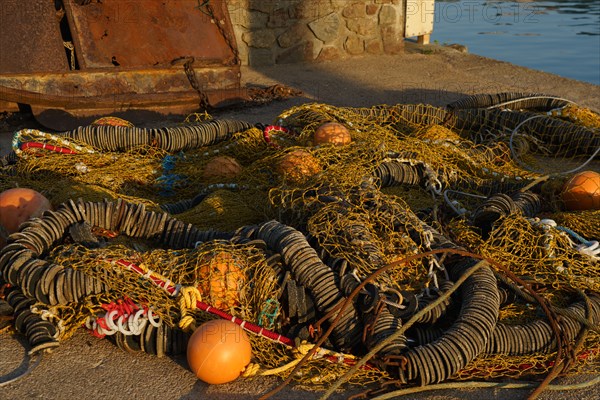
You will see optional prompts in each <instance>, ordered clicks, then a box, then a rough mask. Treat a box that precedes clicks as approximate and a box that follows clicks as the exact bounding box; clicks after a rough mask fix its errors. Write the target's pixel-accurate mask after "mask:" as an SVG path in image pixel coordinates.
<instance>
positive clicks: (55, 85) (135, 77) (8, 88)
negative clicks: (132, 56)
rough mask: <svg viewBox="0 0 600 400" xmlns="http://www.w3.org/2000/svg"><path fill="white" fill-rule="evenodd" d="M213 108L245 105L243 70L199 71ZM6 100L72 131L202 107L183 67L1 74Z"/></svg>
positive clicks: (0, 95)
mask: <svg viewBox="0 0 600 400" xmlns="http://www.w3.org/2000/svg"><path fill="white" fill-rule="evenodd" d="M195 75H196V78H197V80H198V82H199V83H200V84H201V85H202V87H203V89H204V91H205V93H206V94H207V96H208V99H209V103H210V105H211V106H213V107H217V108H218V107H222V106H227V105H230V104H231V103H232V102H239V101H245V100H246V99H247V95H246V90H245V89H243V88H240V86H239V80H240V73H239V67H215V68H203V69H197V70H196V73H195ZM0 100H4V101H10V102H13V103H20V104H29V105H31V108H32V111H33V113H34V115H35V116H36V118H37V119H38V120H39V122H40V123H42V124H43V125H46V126H48V127H49V128H52V129H57V130H63V129H72V127H76V126H79V125H81V124H85V123H88V122H91V121H92V120H93V119H94V118H97V117H98V116H103V115H108V114H112V115H121V116H123V117H125V116H126V117H128V118H130V119H132V122H139V121H140V120H144V119H147V118H148V117H149V116H152V115H169V114H182V113H189V112H193V111H196V110H197V109H198V104H199V97H198V93H197V92H196V91H195V90H194V89H192V88H191V87H190V84H189V81H188V78H187V76H186V74H185V72H184V71H183V70H181V69H149V70H129V71H127V70H121V71H113V72H111V73H105V72H100V71H94V72H77V71H72V72H67V73H50V74H36V75H34V76H32V75H29V74H13V75H6V74H5V75H0Z"/></svg>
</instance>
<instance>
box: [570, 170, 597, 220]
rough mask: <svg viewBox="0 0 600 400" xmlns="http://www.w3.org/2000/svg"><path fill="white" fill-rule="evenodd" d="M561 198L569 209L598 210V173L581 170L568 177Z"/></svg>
mask: <svg viewBox="0 0 600 400" xmlns="http://www.w3.org/2000/svg"><path fill="white" fill-rule="evenodd" d="M561 198H562V201H563V203H564V206H565V209H567V210H569V211H581V210H600V174H599V173H597V172H594V171H583V172H580V173H578V174H576V175H574V176H573V177H572V178H571V179H569V180H568V181H567V182H566V183H565V185H564V187H563V190H562V193H561Z"/></svg>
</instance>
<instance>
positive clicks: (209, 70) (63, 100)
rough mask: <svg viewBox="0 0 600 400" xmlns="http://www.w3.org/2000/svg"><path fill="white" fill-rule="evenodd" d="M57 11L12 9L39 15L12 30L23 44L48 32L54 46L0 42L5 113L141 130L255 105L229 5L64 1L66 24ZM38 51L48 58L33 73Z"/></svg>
mask: <svg viewBox="0 0 600 400" xmlns="http://www.w3.org/2000/svg"><path fill="white" fill-rule="evenodd" d="M13 3H14V4H13ZM50 3H54V2H48V1H47V0H30V1H28V2H18V3H16V2H15V0H7V4H10V7H12V8H10V10H12V11H16V10H18V9H19V4H27V5H28V7H24V9H25V10H26V11H27V12H25V14H23V15H29V16H31V15H33V19H27V20H20V21H17V22H14V23H12V25H11V26H14V29H15V30H17V31H18V35H20V36H25V35H26V31H27V29H34V28H32V27H35V26H36V24H38V25H40V26H42V27H44V29H43V30H42V31H43V33H44V35H46V36H48V38H46V39H45V40H46V42H44V41H39V40H38V39H37V36H35V35H34V36H35V38H34V40H28V39H27V38H25V39H20V38H18V37H16V36H15V35H12V36H11V37H10V38H8V39H7V38H0V46H2V49H3V54H4V56H3V57H4V58H3V59H2V60H4V61H2V60H0V61H2V63H0V111H2V110H3V109H4V110H14V108H15V106H16V105H17V104H26V105H30V106H31V109H32V111H33V113H34V115H35V116H36V118H37V119H38V121H39V122H41V123H42V124H44V125H46V126H47V127H49V128H52V129H58V130H63V129H71V128H72V127H75V126H78V125H81V124H84V123H88V122H90V121H91V120H93V119H94V118H97V117H99V116H103V115H108V114H112V115H120V116H124V117H128V118H129V119H131V120H132V122H134V123H135V122H137V121H139V120H143V119H147V118H148V117H149V116H152V115H169V114H182V113H188V112H193V111H196V110H197V109H198V108H199V104H200V101H201V99H202V100H203V101H204V104H206V100H207V101H208V105H209V106H212V107H220V106H223V105H229V104H231V103H232V102H237V101H244V100H246V98H247V96H246V91H245V90H243V89H240V68H239V64H238V60H237V47H236V44H235V39H234V37H233V30H232V27H231V22H230V20H229V16H228V13H227V8H226V5H225V2H224V1H223V0H211V2H210V8H209V9H206V5H205V4H206V3H204V2H198V1H197V0H160V1H159V0H103V1H102V2H90V3H89V4H83V5H80V4H78V2H77V1H76V0H63V1H62V6H63V7H64V9H61V10H60V11H61V12H62V13H63V16H62V17H61V16H60V12H58V14H57V11H56V10H55V9H54V7H53V6H50V7H49V6H48V4H50ZM82 3H85V2H82ZM202 4H204V5H202ZM32 5H33V6H32ZM10 10H9V11H10ZM2 18H4V17H2ZM59 24H62V25H61V26H60V27H59ZM66 24H67V25H66ZM65 27H67V29H65ZM61 28H62V29H61ZM2 29H5V28H2ZM65 30H68V31H70V34H72V37H69V38H67V39H70V40H72V42H73V44H74V54H75V56H76V61H77V63H76V65H75V67H74V68H73V65H71V67H70V66H69V65H70V64H71V61H72V60H71V59H70V53H69V52H66V51H65V49H64V47H63V40H65V37H64V35H65V34H66V33H65ZM229 33H231V35H230V34H229ZM61 34H62V37H61ZM13 36H15V37H13ZM11 40H12V41H15V42H17V43H18V44H19V45H20V44H22V45H24V46H26V47H27V49H26V51H24V52H23V53H24V54H25V56H21V55H20V54H19V53H18V47H19V46H13V45H12V44H11V45H10V46H7V43H4V42H5V41H11ZM19 40H20V42H19ZM48 43H51V44H52V45H51V46H50V45H48ZM67 43H69V42H67ZM4 48H7V49H8V50H10V52H12V53H10V54H7V53H6V52H4ZM45 49H47V51H46V50H45ZM32 51H33V52H38V53H40V52H42V53H43V52H44V51H46V53H44V54H41V55H40V61H39V62H37V63H35V62H32V63H31V65H28V64H27V57H30V56H32V53H31V52H32ZM13 53H14V54H13ZM11 57H12V58H11ZM19 57H20V58H19ZM13 58H14V60H13ZM182 59H184V60H188V62H187V65H185V66H184V64H185V63H182V62H181V60H182ZM6 60H9V61H6ZM177 60H179V62H177ZM190 60H192V61H190Z"/></svg>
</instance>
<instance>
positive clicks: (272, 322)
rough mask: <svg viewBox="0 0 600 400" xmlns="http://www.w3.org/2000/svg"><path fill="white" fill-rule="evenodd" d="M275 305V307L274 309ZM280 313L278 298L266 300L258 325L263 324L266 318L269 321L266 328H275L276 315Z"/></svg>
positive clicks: (259, 315)
mask: <svg viewBox="0 0 600 400" xmlns="http://www.w3.org/2000/svg"><path fill="white" fill-rule="evenodd" d="M273 307H275V309H274V310H273ZM269 309H271V310H273V311H271V312H269V311H268V310H269ZM278 314H279V302H278V301H277V300H273V299H268V300H267V301H266V304H265V306H264V307H263V309H262V310H261V312H260V313H259V314H258V326H263V319H264V318H266V320H267V321H268V325H266V328H267V329H271V328H273V327H274V326H275V317H277V315H278Z"/></svg>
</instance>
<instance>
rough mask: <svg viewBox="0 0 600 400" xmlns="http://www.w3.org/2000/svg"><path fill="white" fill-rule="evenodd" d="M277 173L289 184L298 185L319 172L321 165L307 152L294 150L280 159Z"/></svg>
mask: <svg viewBox="0 0 600 400" xmlns="http://www.w3.org/2000/svg"><path fill="white" fill-rule="evenodd" d="M277 171H278V172H279V174H281V175H282V176H283V177H284V178H285V179H286V180H288V181H289V182H292V183H296V184H300V183H303V182H305V181H306V180H307V179H308V178H310V177H311V176H313V175H315V174H317V173H319V172H321V165H320V163H319V160H317V159H316V158H315V157H314V156H313V155H312V154H310V153H309V152H308V151H306V150H294V151H291V152H289V153H287V154H286V155H284V156H283V157H281V159H280V160H279V162H278V163H277Z"/></svg>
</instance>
